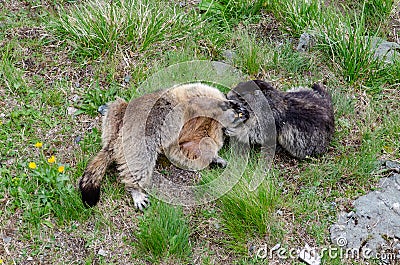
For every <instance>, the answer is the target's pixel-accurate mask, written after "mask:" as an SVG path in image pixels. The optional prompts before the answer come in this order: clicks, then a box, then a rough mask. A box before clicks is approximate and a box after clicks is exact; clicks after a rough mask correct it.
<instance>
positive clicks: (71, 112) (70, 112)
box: [67, 107, 78, 115]
mask: <svg viewBox="0 0 400 265" xmlns="http://www.w3.org/2000/svg"><path fill="white" fill-rule="evenodd" d="M77 111H78V110H77V109H76V108H74V107H68V108H67V113H68V115H74V114H75V112H77Z"/></svg>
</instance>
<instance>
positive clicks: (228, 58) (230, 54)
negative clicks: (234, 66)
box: [222, 50, 236, 63]
mask: <svg viewBox="0 0 400 265" xmlns="http://www.w3.org/2000/svg"><path fill="white" fill-rule="evenodd" d="M222 56H223V57H224V61H225V62H228V63H231V62H233V60H234V59H235V57H236V53H235V52H234V51H232V50H224V51H223V52H222Z"/></svg>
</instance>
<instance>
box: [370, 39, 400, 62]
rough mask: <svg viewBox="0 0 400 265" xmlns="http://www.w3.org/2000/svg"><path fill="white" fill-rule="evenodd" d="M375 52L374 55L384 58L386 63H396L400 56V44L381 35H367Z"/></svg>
mask: <svg viewBox="0 0 400 265" xmlns="http://www.w3.org/2000/svg"><path fill="white" fill-rule="evenodd" d="M365 38H366V39H367V42H368V43H369V44H370V46H371V50H372V51H373V52H374V57H375V58H379V59H381V60H383V61H384V62H385V63H394V61H395V60H396V59H398V58H399V56H400V53H399V52H398V51H399V49H400V44H398V43H396V42H389V41H386V40H384V39H382V38H379V37H365Z"/></svg>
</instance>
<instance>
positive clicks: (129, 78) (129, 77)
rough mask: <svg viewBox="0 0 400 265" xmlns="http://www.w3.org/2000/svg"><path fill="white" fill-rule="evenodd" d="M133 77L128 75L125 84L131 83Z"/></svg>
mask: <svg viewBox="0 0 400 265" xmlns="http://www.w3.org/2000/svg"><path fill="white" fill-rule="evenodd" d="M131 78H132V77H131V76H130V75H126V76H125V78H124V81H125V83H129V81H131Z"/></svg>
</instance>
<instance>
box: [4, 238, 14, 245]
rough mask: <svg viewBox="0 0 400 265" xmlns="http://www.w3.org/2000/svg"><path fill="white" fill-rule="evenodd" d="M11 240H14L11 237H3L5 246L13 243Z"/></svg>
mask: <svg viewBox="0 0 400 265" xmlns="http://www.w3.org/2000/svg"><path fill="white" fill-rule="evenodd" d="M11 240H12V238H11V237H9V236H5V237H3V242H4V244H8V243H10V242H11Z"/></svg>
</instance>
